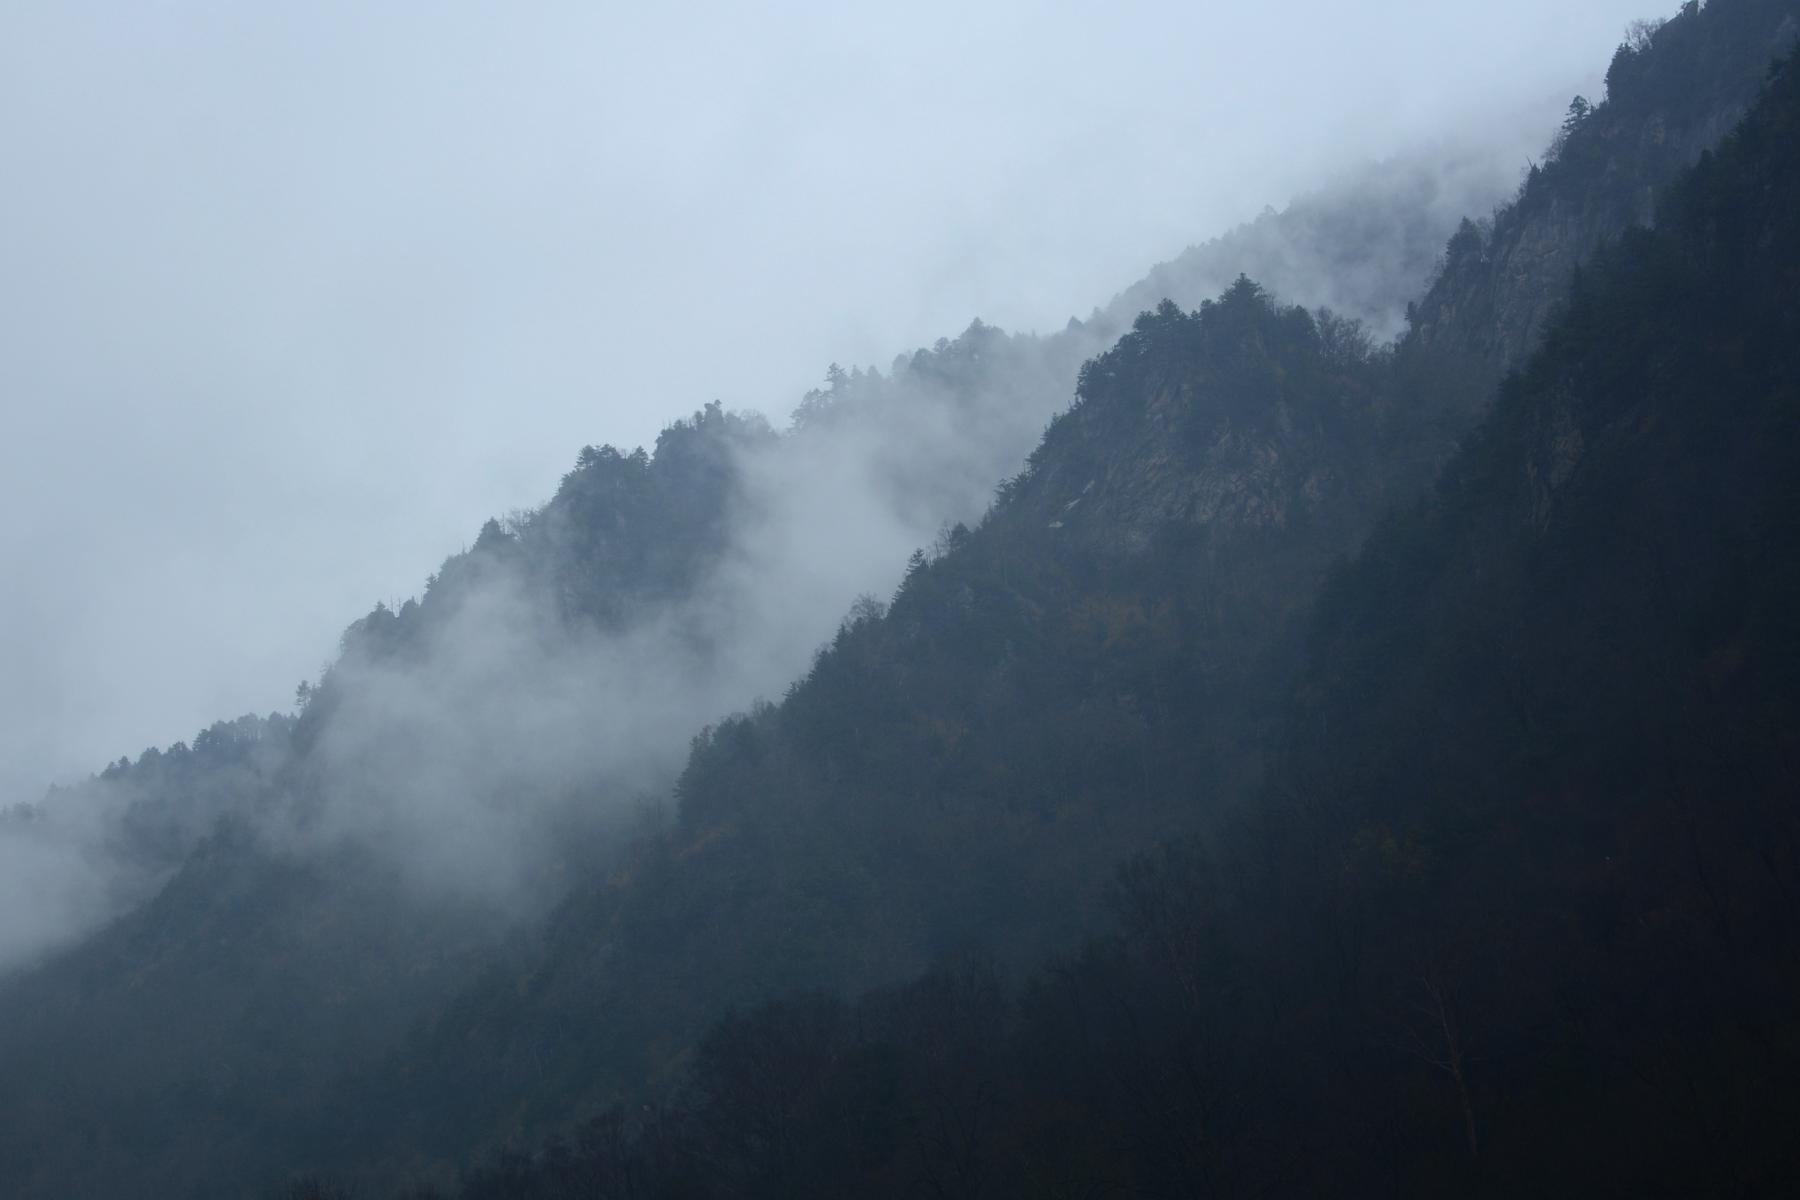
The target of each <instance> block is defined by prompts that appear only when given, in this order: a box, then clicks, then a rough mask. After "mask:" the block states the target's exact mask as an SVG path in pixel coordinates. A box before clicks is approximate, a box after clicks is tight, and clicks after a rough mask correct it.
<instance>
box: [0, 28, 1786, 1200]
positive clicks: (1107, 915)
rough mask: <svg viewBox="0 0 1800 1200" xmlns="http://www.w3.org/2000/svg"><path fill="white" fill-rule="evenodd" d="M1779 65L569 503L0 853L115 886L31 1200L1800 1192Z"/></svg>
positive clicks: (0, 1031)
mask: <svg viewBox="0 0 1800 1200" xmlns="http://www.w3.org/2000/svg"><path fill="white" fill-rule="evenodd" d="M1797 22H1800V5H1796V4H1794V3H1792V2H1791V0H1790V2H1788V3H1776V2H1773V0H1712V2H1711V3H1709V4H1706V5H1704V6H1701V5H1698V4H1689V5H1687V6H1685V7H1683V8H1682V9H1681V10H1680V11H1679V12H1678V13H1677V14H1676V15H1675V16H1674V17H1672V18H1671V19H1670V20H1668V21H1666V22H1663V23H1660V24H1659V25H1654V26H1652V25H1645V26H1642V27H1641V28H1638V29H1635V30H1634V32H1633V34H1632V36H1631V39H1630V40H1629V41H1628V42H1627V44H1626V45H1625V46H1624V47H1622V48H1621V50H1620V51H1619V54H1618V56H1617V57H1616V58H1615V59H1614V61H1613V64H1612V68H1611V70H1610V71H1609V73H1608V76H1607V83H1608V92H1607V96H1606V97H1605V99H1604V100H1603V101H1602V102H1600V103H1598V104H1594V105H1589V104H1587V103H1586V102H1585V101H1583V102H1579V103H1578V104H1576V105H1575V106H1573V107H1572V108H1571V110H1570V114H1569V118H1568V120H1567V122H1566V123H1565V125H1564V127H1563V129H1562V130H1561V131H1560V133H1559V134H1558V136H1557V137H1556V140H1555V143H1554V145H1553V147H1552V149H1551V151H1550V152H1549V153H1548V154H1546V155H1545V157H1544V159H1543V160H1542V162H1541V164H1540V165H1539V166H1538V167H1536V168H1535V169H1533V170H1532V171H1531V172H1530V173H1529V175H1528V177H1527V179H1526V181H1525V183H1524V185H1523V186H1522V188H1521V189H1520V191H1519V192H1518V195H1517V196H1516V198H1515V199H1514V200H1513V201H1512V202H1511V203H1510V204H1508V205H1505V206H1502V207H1500V208H1499V209H1497V210H1496V211H1495V212H1494V214H1493V216H1492V217H1491V218H1487V219H1475V220H1471V221H1469V222H1467V223H1465V224H1463V226H1462V227H1461V228H1460V230H1459V229H1458V228H1457V224H1456V220H1455V218H1454V217H1453V216H1452V215H1451V213H1450V211H1449V209H1448V207H1447V204H1446V200H1445V197H1446V195H1448V194H1452V193H1453V194H1455V195H1457V196H1458V197H1460V196H1462V195H1463V194H1464V193H1465V192H1470V193H1479V192H1480V190H1481V189H1480V187H1474V186H1471V187H1466V188H1465V187H1452V188H1449V189H1448V191H1446V190H1434V189H1433V188H1432V187H1429V186H1426V185H1425V184H1423V183H1421V182H1418V181H1420V180H1424V179H1427V178H1429V177H1428V176H1426V175H1424V174H1415V173H1411V171H1410V168H1409V169H1406V170H1402V169H1401V168H1398V167H1396V168H1394V169H1393V170H1392V171H1391V172H1390V175H1389V177H1388V179H1387V181H1386V182H1385V183H1384V184H1382V185H1381V186H1377V185H1376V183H1375V182H1373V181H1370V180H1365V181H1363V182H1361V183H1359V184H1357V185H1355V186H1352V187H1349V188H1347V189H1345V190H1343V191H1342V192H1341V193H1340V194H1337V195H1336V196H1335V197H1334V196H1332V195H1329V194H1328V195H1323V196H1319V197H1314V198H1311V199H1308V200H1306V201H1301V202H1296V204H1295V205H1294V206H1292V207H1290V208H1289V209H1288V210H1287V211H1286V212H1284V213H1281V214H1271V215H1269V216H1266V217H1265V218H1263V219H1262V220H1261V221H1259V222H1257V223H1255V224H1254V225H1252V226H1249V227H1246V228H1245V229H1244V230H1240V231H1237V232H1236V233H1234V234H1233V235H1230V236H1228V237H1227V238H1225V239H1221V240H1220V241H1218V242H1215V243H1211V244H1209V245H1207V246H1204V247H1199V248H1196V249H1194V250H1190V251H1189V252H1188V253H1187V254H1185V255H1183V256H1182V257H1181V258H1179V259H1177V260H1174V262H1172V263H1170V264H1165V265H1164V266H1163V267H1161V268H1158V270H1157V272H1155V273H1153V274H1152V276H1151V277H1150V278H1149V279H1147V280H1146V281H1145V282H1144V283H1142V284H1140V285H1137V286H1136V287H1134V288H1133V289H1131V290H1129V291H1128V292H1127V293H1125V294H1124V295H1123V296H1122V297H1121V298H1120V299H1119V300H1118V301H1115V302H1114V304H1113V305H1111V306H1109V307H1108V308H1106V309H1102V310H1097V311H1096V313H1095V315H1094V316H1093V317H1092V318H1091V319H1090V320H1089V321H1087V322H1072V323H1071V325H1070V327H1069V328H1068V329H1066V330H1064V331H1062V332H1060V333H1058V334H1055V335H1051V336H1048V337H1042V338H1032V337H1022V336H1018V335H1009V334H1006V333H1003V332H1001V331H999V330H996V329H993V328H991V327H989V326H985V325H982V324H980V323H976V324H975V325H974V326H972V327H971V328H970V329H969V330H968V331H966V332H965V333H964V334H963V335H962V336H961V337H959V338H957V339H954V340H946V341H943V342H940V343H939V344H938V345H937V346H935V347H933V348H931V349H928V350H921V351H919V352H917V353H915V354H912V355H906V356H902V357H901V358H900V359H899V360H896V362H895V363H894V365H893V367H892V369H891V370H890V371H889V372H887V373H885V374H884V373H879V372H873V371H860V370H858V371H849V372H846V371H842V370H838V369H835V368H834V369H833V371H832V372H831V374H830V376H829V378H828V381H827V386H826V387H824V388H821V389H820V390H818V391H816V392H814V393H812V394H810V395H809V396H808V397H807V398H806V399H805V400H804V401H803V402H802V404H801V406H800V409H799V410H798V412H797V413H796V414H795V420H794V424H793V427H792V428H791V429H789V430H787V431H782V432H777V431H775V430H774V429H772V428H771V427H770V426H769V425H768V424H767V423H766V422H764V421H762V420H761V419H759V418H755V417H749V416H740V415H735V414H732V413H729V412H727V411H725V410H724V409H723V407H721V406H719V405H716V404H714V405H709V406H707V407H706V408H704V409H702V410H701V411H700V412H698V413H697V414H695V416H694V417H693V418H692V419H690V420H687V421H683V422H679V423H677V424H676V425H674V426H672V427H671V428H670V429H669V430H667V431H666V432H665V433H664V434H663V436H662V438H661V439H660V440H659V441H658V443H657V445H656V447H655V450H654V453H646V452H644V451H637V452H633V453H623V452H620V451H618V450H615V449H613V448H611V447H601V448H589V449H587V450H584V451H583V452H582V454H581V456H580V458H579V459H578V461H577V464H576V466H575V468H574V470H572V471H571V472H570V473H569V474H568V475H567V476H566V477H565V478H564V480H563V482H562V486H561V488H560V489H559V490H558V492H557V494H556V495H555V496H554V497H553V498H552V500H551V501H550V502H549V503H548V504H546V505H545V506H544V507H543V508H541V509H538V510H535V511H532V512H529V513H524V514H518V515H516V516H514V517H512V518H509V519H507V520H505V521H495V522H490V523H489V524H488V525H487V526H486V527H485V528H484V529H483V530H482V531H481V532H480V534H479V536H478V537H477V539H476V541H475V542H474V543H473V545H471V546H470V547H469V548H468V549H467V550H466V551H465V552H463V553H461V554H459V555H456V556H454V557H452V558H451V559H450V560H449V561H448V562H446V563H445V565H444V568H443V569H442V570H441V571H440V572H439V573H438V574H437V575H436V576H434V577H433V579H432V580H431V581H430V584H429V586H428V587H427V588H426V590H425V591H424V593H423V594H422V595H421V596H420V597H419V598H418V599H417V600H415V601H408V602H406V603H404V604H402V605H399V606H397V607H395V608H391V609H390V608H389V607H387V606H385V605H383V606H378V607H377V608H376V609H375V610H374V611H373V612H372V613H370V614H369V615H368V616H367V617H365V618H363V619H362V620H360V621H358V622H356V623H355V624H354V625H352V626H351V628H350V629H349V630H348V631H347V632H346V634H345V637H344V640H343V645H342V647H341V654H340V656H339V657H338V659H337V660H336V661H335V662H334V664H333V665H332V666H331V667H329V668H328V669H327V670H326V671H325V673H324V674H323V675H322V677H321V678H320V679H319V680H318V681H317V682H316V683H309V684H307V685H305V686H303V688H302V690H301V694H300V697H299V699H300V705H299V709H298V711H297V712H296V713H295V714H294V715H293V716H291V717H290V716H283V715H275V716H271V717H269V718H266V719H262V718H245V719H243V720H240V721H238V722H235V723H225V724H221V725H219V726H216V727H214V729H212V730H209V731H207V732H206V733H205V734H203V735H201V736H200V737H199V738H196V740H195V742H194V745H193V746H192V747H187V746H178V747H174V748H171V749H170V750H168V751H165V752H155V751H152V752H147V753H146V754H144V755H143V756H141V757H139V758H138V759H137V760H135V761H132V760H122V761H121V762H120V763H118V764H115V765H114V766H112V767H110V768H108V770H107V771H106V772H105V773H104V774H103V775H101V776H99V777H97V778H96V779H95V780H94V781H92V782H91V783H89V784H87V785H83V786H82V787H78V788H74V789H68V790H65V791H63V792H59V793H57V794H55V795H53V796H52V797H50V798H49V799H48V800H47V801H46V802H45V804H43V805H41V806H33V807H30V808H24V809H19V810H16V811H13V812H10V813H7V814H5V815H4V817H0V832H3V833H5V834H6V835H7V836H9V837H21V838H24V837H30V838H33V839H36V840H38V841H41V842H42V843H43V844H45V845H56V846H61V847H64V848H66V849H67V857H68V859H69V861H70V863H71V864H80V866H81V868H82V870H84V871H86V872H87V875H86V876H80V875H76V876H72V878H76V879H80V880H84V881H85V883H86V890H85V891H83V892H80V893H79V895H77V894H76V893H74V892H71V899H70V902H69V904H68V905H67V906H66V908H67V909H68V912H69V916H68V919H67V921H66V922H65V923H64V925H63V926H60V927H58V928H57V929H53V930H46V929H29V930H26V931H25V932H23V933H21V934H19V935H18V936H17V937H16V938H14V937H12V935H10V934H9V935H8V936H9V938H11V940H10V941H9V942H8V943H7V944H6V945H5V946H0V949H4V950H7V951H9V952H11V951H14V948H15V947H16V948H17V949H16V959H15V961H16V962H17V963H19V964H20V965H18V966H16V967H15V968H14V969H13V971H12V974H11V975H10V976H9V977H8V978H7V979H6V980H5V981H4V982H0V1063H3V1064H4V1070H0V1118H3V1119H0V1191H4V1192H5V1193H6V1194H8V1195H18V1196H27V1197H29V1196H69V1195H96V1196H100V1195H105V1196H116V1195H146V1196H148V1195H156V1196H182V1195H192V1196H211V1195H241V1194H270V1193H271V1192H274V1191H281V1192H283V1194H286V1195H290V1196H293V1197H300V1196H320V1195H332V1194H334V1193H335V1192H336V1188H335V1185H332V1184H328V1183H325V1182H321V1181H320V1179H318V1178H311V1177H310V1173H311V1172H313V1171H319V1172H323V1173H324V1177H328V1178H335V1179H341V1180H345V1181H347V1182H348V1183H350V1184H352V1185H353V1186H354V1187H355V1188H356V1189H357V1194H359V1195H384V1194H406V1195H412V1196H415V1197H423V1196H428V1195H443V1196H450V1195H455V1196H461V1197H465V1198H466V1200H476V1198H482V1197H509V1198H517V1197H546V1198H549V1197H566V1196H608V1197H612V1196H618V1197H650V1196H666V1197H675V1196H696V1197H697V1196H714V1195H718V1196H724V1195H737V1196H768V1197H802V1196H819V1197H825V1196H846V1195H858V1196H887V1195H893V1196H901V1195H916V1194H930V1195H939V1196H968V1197H974V1196H988V1197H1010V1196H1020V1197H1024V1196H1044V1195H1070V1196H1074V1195H1081V1196H1121V1197H1122V1196H1175V1195H1200V1194H1207V1195H1247V1194H1277V1195H1318V1194H1334V1195H1366V1194H1376V1193H1380V1194H1404V1195H1426V1194H1475V1195H1495V1196H1501V1195H1516V1194H1519V1193H1521V1192H1526V1193H1544V1192H1568V1193H1571V1194H1592V1193H1598V1194H1609V1195H1611V1194H1621V1195H1625V1194H1629V1195H1641V1194H1670V1195H1693V1194H1739V1195H1747V1194H1761V1193H1763V1192H1767V1191H1771V1190H1776V1188H1777V1185H1778V1184H1779V1182H1780V1181H1781V1180H1783V1179H1784V1178H1791V1177H1793V1175H1794V1174H1795V1172H1796V1168H1800V1164H1797V1163H1795V1162H1794V1161H1793V1150H1792V1148H1791V1145H1790V1142H1791V1139H1790V1138H1789V1136H1788V1134H1787V1131H1788V1130H1790V1129H1791V1128H1792V1126H1793V1124H1794V1122H1795V1119H1796V1118H1797V1117H1800V1091H1797V1090H1796V1089H1795V1087H1794V1085H1793V1083H1792V1082H1791V1081H1792V1078H1793V1076H1794V1071H1795V1066H1796V1064H1795V1063H1794V1062H1793V1061H1792V1060H1793V1058H1794V1050H1793V1047H1794V1046H1795V1045H1796V1044H1797V1042H1800V1028H1796V1025H1795V1020H1794V1015H1793V1012H1792V1004H1791V1002H1790V1001H1789V998H1790V997H1791V996H1792V995H1793V994H1794V993H1795V989H1796V985H1800V978H1797V977H1796V968H1795V966H1794V963H1795V962H1796V961H1800V960H1797V958H1796V955H1797V954H1800V926H1797V925H1796V921H1797V920H1800V909H1796V907H1795V903H1796V901H1795V897H1800V849H1797V848H1796V847H1800V839H1797V835H1800V828H1796V826H1797V824H1800V821H1797V817H1800V814H1797V813H1796V811H1795V810H1794V807H1793V797H1794V796H1795V795H1797V794H1800V786H1796V785H1797V784H1800V779H1797V778H1796V770H1797V768H1796V766H1795V758H1794V753H1795V744H1796V738H1797V737H1800V733H1797V731H1800V615H1797V614H1800V568H1797V567H1796V565H1795V564H1796V563H1800V553H1796V552H1797V551H1800V491H1797V488H1796V484H1795V482H1794V481H1795V480H1796V479H1800V472H1796V470H1795V468H1796V465H1797V461H1800V460H1797V455H1800V411H1797V410H1796V407H1795V405H1796V400H1795V397H1796V396H1800V357H1797V356H1796V351H1795V349H1794V347H1795V346H1797V345H1800V309H1797V308H1796V303H1795V297H1796V296H1800V219H1797V217H1796V214H1797V213H1800V203H1797V200H1800V157H1797V156H1800V136H1797V134H1800V78H1797V76H1800V70H1796V68H1795V66H1794V64H1793V62H1792V60H1791V59H1786V58H1784V57H1783V56H1784V54H1785V53H1786V51H1787V49H1788V48H1789V47H1790V46H1791V45H1792V44H1793V42H1794V40H1795V34H1796V30H1797V28H1800V24H1797ZM1772 62H1780V63H1782V65H1780V66H1777V67H1775V68H1774V69H1773V70H1772V69H1771V63H1772ZM1734 128H1735V132H1730V131H1732V130H1733V129H1734ZM1728 134H1729V136H1728ZM1721 139H1723V141H1722V142H1721ZM1477 174H1479V173H1477ZM1372 197H1377V198H1375V199H1372ZM1480 203H1481V204H1482V205H1485V204H1486V203H1487V201H1485V200H1484V201H1481V202H1480ZM1477 211H1479V208H1477ZM1646 226H1647V227H1646ZM1446 242H1447V247H1448V248H1447V250H1446V251H1445V253H1444V255H1443V257H1442V259H1441V261H1439V262H1438V263H1437V264H1436V265H1435V266H1433V264H1432V262H1431V261H1430V256H1429V255H1427V254H1424V253H1422V252H1421V251H1420V249H1419V247H1420V245H1421V244H1428V245H1431V246H1442V245H1445V244H1446ZM1384 264H1394V265H1393V266H1391V267H1389V266H1384ZM1234 279H1235V282H1233V280H1234ZM1190 288H1191V289H1201V290H1199V292H1198V294H1195V293H1194V292H1191V291H1188V290H1186V289H1190ZM1409 300H1410V301H1412V303H1411V304H1410V306H1409V305H1408V303H1407V302H1408V301H1409ZM1321 305H1329V306H1330V307H1332V308H1335V309H1336V310H1337V311H1336V312H1333V311H1323V310H1321V308H1320V306H1321ZM1397 313H1405V314H1406V316H1405V319H1404V321H1403V322H1401V321H1396V320H1395V314H1397ZM1402 323H1404V325H1405V332H1404V334H1403V335H1402V336H1400V337H1399V338H1398V340H1395V341H1389V340H1387V335H1388V334H1389V333H1391V332H1392V331H1393V330H1394V329H1397V328H1399V327H1400V325H1401V324H1402ZM1371 331H1373V332H1371ZM1071 395H1073V397H1074V400H1073V403H1072V404H1070V403H1069V397H1070V396H1071ZM1033 447H1035V449H1034V448H1033ZM996 481H999V486H998V488H997V489H996V487H995V483H996ZM915 547H919V548H921V549H919V550H918V551H917V552H914V553H912V556H911V558H910V560H909V559H908V557H907V555H908V552H909V551H913V550H914V548H915ZM882 596H885V597H891V599H889V600H885V601H884V600H882V599H879V598H877V597H882ZM846 612H847V613H848V614H849V615H848V616H847V617H846V616H844V614H845V613H846ZM834 630H835V632H833V631H834ZM821 641H824V643H825V644H824V645H823V647H821V646H820V642H821ZM764 697H768V698H771V699H773V700H774V701H775V702H773V703H770V702H769V701H768V700H765V699H763V698H764ZM734 713H735V714H736V715H732V714H734ZM696 731H699V732H698V733H697V734H696ZM71 869H72V868H71ZM77 901H79V903H77ZM53 935H55V936H53ZM403 1189H410V1190H404V1191H403Z"/></svg>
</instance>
